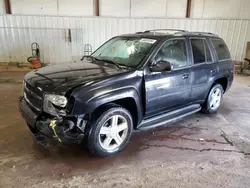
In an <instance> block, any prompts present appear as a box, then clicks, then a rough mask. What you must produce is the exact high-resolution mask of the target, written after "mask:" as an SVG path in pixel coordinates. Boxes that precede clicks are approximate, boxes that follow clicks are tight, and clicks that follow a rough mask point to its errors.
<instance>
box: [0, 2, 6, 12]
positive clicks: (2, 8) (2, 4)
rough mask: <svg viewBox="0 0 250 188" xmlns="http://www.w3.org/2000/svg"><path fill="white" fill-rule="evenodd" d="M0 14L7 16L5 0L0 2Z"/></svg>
mask: <svg viewBox="0 0 250 188" xmlns="http://www.w3.org/2000/svg"><path fill="white" fill-rule="evenodd" d="M0 14H5V5H4V0H0Z"/></svg>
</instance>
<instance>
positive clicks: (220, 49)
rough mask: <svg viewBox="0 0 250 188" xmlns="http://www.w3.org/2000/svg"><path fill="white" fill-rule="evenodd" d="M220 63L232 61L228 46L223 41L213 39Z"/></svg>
mask: <svg viewBox="0 0 250 188" xmlns="http://www.w3.org/2000/svg"><path fill="white" fill-rule="evenodd" d="M211 42H212V44H213V46H214V49H215V51H216V54H217V57H218V59H219V61H222V60H226V59H231V56H230V53H229V50H228V48H227V45H226V44H225V42H224V41H223V40H222V39H211Z"/></svg>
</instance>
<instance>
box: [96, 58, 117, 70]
mask: <svg viewBox="0 0 250 188" xmlns="http://www.w3.org/2000/svg"><path fill="white" fill-rule="evenodd" d="M93 58H94V57H93ZM94 59H95V60H97V61H104V62H105V63H110V64H112V65H115V66H116V67H118V68H119V69H122V67H121V66H120V64H119V63H116V62H114V61H112V60H109V59H98V58H94Z"/></svg>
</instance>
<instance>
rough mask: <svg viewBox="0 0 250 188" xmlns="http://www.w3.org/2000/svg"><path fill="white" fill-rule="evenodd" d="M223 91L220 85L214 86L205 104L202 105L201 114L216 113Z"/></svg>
mask: <svg viewBox="0 0 250 188" xmlns="http://www.w3.org/2000/svg"><path fill="white" fill-rule="evenodd" d="M223 93H224V90H223V88H222V86H221V85H220V84H215V85H214V86H213V87H212V88H211V89H210V91H209V94H208V96H207V99H206V102H205V103H204V104H203V105H202V112H204V113H206V114H212V113H216V112H217V111H218V109H219V107H220V104H221V101H222V96H223Z"/></svg>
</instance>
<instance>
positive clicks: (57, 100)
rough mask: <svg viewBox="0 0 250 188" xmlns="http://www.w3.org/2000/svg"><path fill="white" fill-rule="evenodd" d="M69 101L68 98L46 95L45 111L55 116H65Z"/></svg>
mask: <svg viewBox="0 0 250 188" xmlns="http://www.w3.org/2000/svg"><path fill="white" fill-rule="evenodd" d="M67 103H68V100H67V98H66V97H64V96H61V95H54V94H46V95H45V96H44V102H43V110H44V111H45V112H47V113H49V114H51V115H54V116H58V115H59V116H64V115H66V112H65V110H64V109H62V108H64V107H66V105H67Z"/></svg>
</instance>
